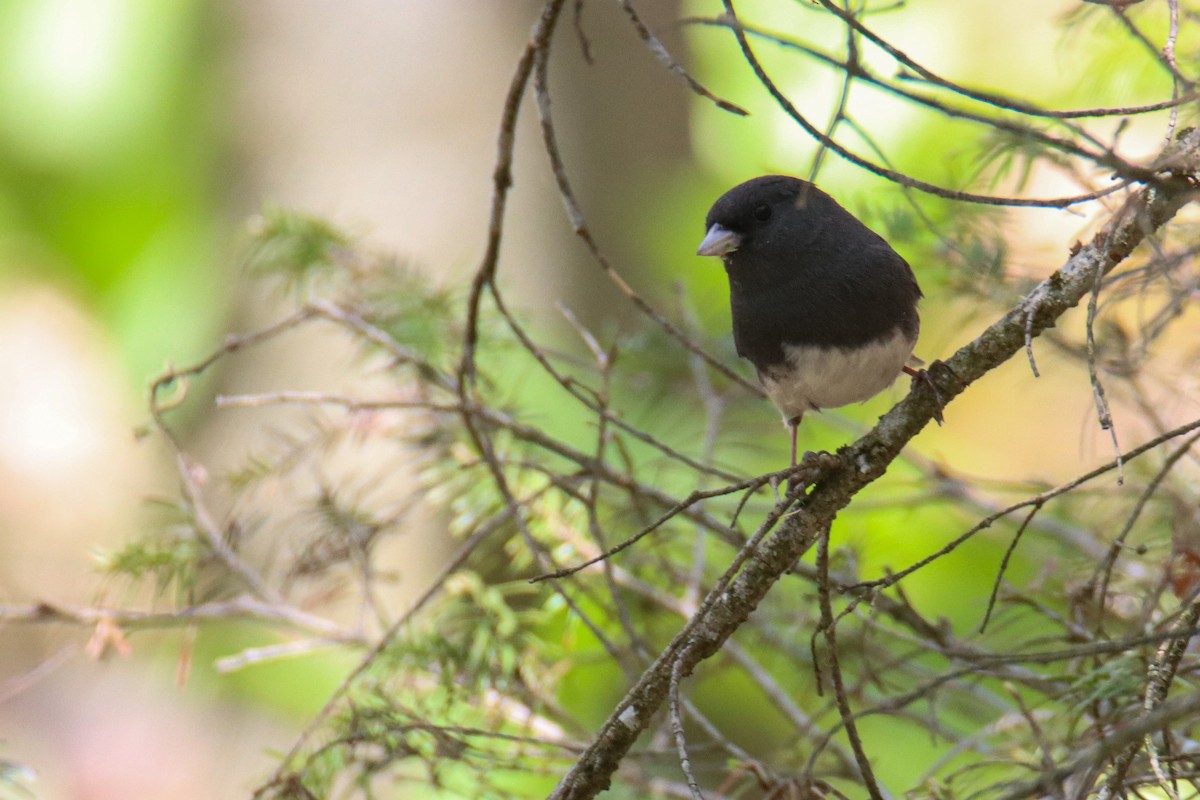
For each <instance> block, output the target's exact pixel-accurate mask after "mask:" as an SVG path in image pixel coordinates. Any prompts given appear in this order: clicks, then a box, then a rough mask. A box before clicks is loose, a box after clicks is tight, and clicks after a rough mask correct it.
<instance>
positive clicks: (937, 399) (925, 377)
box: [904, 361, 950, 425]
mask: <svg viewBox="0 0 1200 800" xmlns="http://www.w3.org/2000/svg"><path fill="white" fill-rule="evenodd" d="M935 364H940V365H941V366H943V367H946V369H950V367H948V366H946V365H945V364H944V363H943V362H941V361H935V362H933V364H930V365H929V366H930V368H931V369H932V368H933V366H934V365H935ZM904 374H905V375H909V376H911V377H912V379H913V383H916V382H917V381H920V382H921V383H924V384H926V385H928V386H929V388H930V389H931V390H932V391H933V402H934V403H936V404H937V408H935V409H934V411H933V419H934V421H935V422H937V424H938V425H941V424H942V423H943V422H945V419H944V418H943V417H942V409H944V408H945V407H946V398H945V397H943V396H942V392H941V390H940V389H938V387H937V384H936V383H934V382H933V378H931V377H929V372H928V371H927V370H924V369H919V368H918V369H914V368H913V367H910V366H908V365H907V364H905V365H904Z"/></svg>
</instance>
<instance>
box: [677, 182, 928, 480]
mask: <svg viewBox="0 0 1200 800" xmlns="http://www.w3.org/2000/svg"><path fill="white" fill-rule="evenodd" d="M704 227H705V230H706V231H707V232H706V233H705V235H704V241H702V242H701V243H700V249H699V250H698V251H697V253H698V254H699V255H702V256H720V257H721V260H722V261H723V262H724V264H725V272H726V273H727V274H728V276H729V300H730V305H731V306H732V310H733V341H734V344H735V345H737V352H738V355H740V356H741V357H742V358H745V359H747V360H749V361H750V362H751V363H752V364H754V367H755V369H757V370H758V377H759V380H761V381H762V385H763V388H764V389H766V392H767V396H768V397H770V398H771V401H772V402H774V403H775V405H776V406H777V407H778V408H779V410H780V412H781V413H782V414H783V419H784V423H785V424H786V425H787V426H788V428H789V429H790V431H791V437H792V464H793V465H795V463H796V427H797V426H798V425H799V424H800V418H801V417H803V416H804V412H806V411H808V410H810V409H820V408H834V407H837V406H844V405H848V404H850V403H856V402H861V401H863V400H866V399H868V398H870V397H873V396H875V395H876V394H878V393H879V392H881V391H883V390H884V389H886V388H887V387H888V386H890V385H891V384H892V382H893V381H895V380H896V378H897V377H898V376H899V375H900V373H901V372H908V373H909V374H912V375H914V376H915V375H918V373H917V372H916V371H915V370H913V369H911V368H910V367H909V366H908V362H909V359H910V358H912V352H913V346H914V345H915V344H916V342H917V331H918V330H919V328H920V321H919V319H918V318H917V301H918V300H919V299H920V298H921V289H920V288H919V287H918V286H917V280H916V278H915V277H913V273H912V270H911V269H910V268H909V266H908V263H907V262H906V261H905V260H904V259H903V258H901V257H900V256H899V255H898V254H897V253H896V251H895V250H893V249H892V248H891V246H890V245H889V244H888V243H887V242H885V241H884V240H883V238H882V237H881V236H879V235H878V234H877V233H875V232H874V231H872V230H871V229H870V228H868V227H867V226H866V225H864V224H863V223H862V222H860V221H859V220H858V219H857V218H856V217H855V216H854V215H853V214H851V213H850V212H849V211H847V210H846V209H844V208H842V207H841V206H840V205H838V204H837V202H836V201H835V200H834V199H833V198H832V197H830V196H829V195H827V194H825V192H823V191H821V190H820V189H818V188H817V187H816V186H814V185H813V184H811V183H809V182H808V181H804V180H800V179H799V178H790V177H787V176H785V175H766V176H763V177H761V178H754V179H753V180H749V181H746V182H745V183H743V184H740V185H738V186H735V187H733V188H732V189H730V190H729V191H728V192H726V193H725V194H724V195H722V196H721V198H720V199H719V200H717V202H716V203H714V204H713V207H712V208H711V209H710V210H709V212H708V218H707V219H706V220H705V221H704Z"/></svg>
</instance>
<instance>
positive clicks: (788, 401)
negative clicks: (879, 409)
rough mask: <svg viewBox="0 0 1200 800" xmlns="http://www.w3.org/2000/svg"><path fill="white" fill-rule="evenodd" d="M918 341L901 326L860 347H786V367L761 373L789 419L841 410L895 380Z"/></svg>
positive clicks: (768, 390)
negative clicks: (881, 337) (804, 414)
mask: <svg viewBox="0 0 1200 800" xmlns="http://www.w3.org/2000/svg"><path fill="white" fill-rule="evenodd" d="M915 344H916V342H914V341H913V340H911V339H909V338H908V337H907V336H905V335H904V333H903V332H901V331H900V330H897V331H896V332H895V334H893V335H892V336H891V337H890V338H888V339H884V340H882V341H879V342H876V343H874V344H871V345H868V346H866V347H864V348H861V349H857V350H844V349H842V348H839V347H810V346H807V345H785V346H784V354H785V356H786V357H787V362H788V367H787V368H786V369H777V370H772V371H771V372H769V373H766V372H764V373H763V374H762V375H761V376H760V377H761V378H762V383H763V388H764V389H766V392H767V397H769V398H771V402H772V403H774V404H775V405H776V407H778V408H779V411H780V413H782V414H783V419H784V421H785V422H786V421H788V420H791V419H795V418H797V417H799V416H801V415H802V414H803V413H804V412H805V411H808V410H810V409H819V408H837V407H838V406H844V405H849V404H850V403H860V402H862V401H863V400H867V399H869V398H871V397H874V396H875V395H877V394H879V393H880V392H882V391H883V390H884V389H886V388H887V387H889V386H891V385H892V382H893V381H895V380H896V377H897V376H898V375H899V374H900V371H901V370H902V369H903V368H904V365H905V363H906V362H907V361H908V359H909V358H910V357H911V356H912V351H913V346H914V345H915Z"/></svg>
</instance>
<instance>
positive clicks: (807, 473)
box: [787, 450, 842, 494]
mask: <svg viewBox="0 0 1200 800" xmlns="http://www.w3.org/2000/svg"><path fill="white" fill-rule="evenodd" d="M840 466H842V459H841V456H838V455H835V454H834V453H830V452H827V451H825V450H819V451H817V452H815V453H814V452H813V451H812V450H806V451H805V452H804V455H803V456H802V457H801V458H800V463H799V464H793V465H792V467H791V469H789V470H788V482H787V489H788V494H791V493H792V492H794V491H796V490H797V489H802V488H804V487H805V486H810V485H811V484H813V483H814V482H815V481H816V480H817V478H819V477H821V475H822V474H824V473H826V472H829V471H831V470H834V469H837V468H838V467H840Z"/></svg>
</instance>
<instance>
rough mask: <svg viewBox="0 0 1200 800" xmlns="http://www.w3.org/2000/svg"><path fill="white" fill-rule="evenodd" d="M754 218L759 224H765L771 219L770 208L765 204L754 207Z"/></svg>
mask: <svg viewBox="0 0 1200 800" xmlns="http://www.w3.org/2000/svg"><path fill="white" fill-rule="evenodd" d="M754 218H755V219H756V220H758V221H759V222H766V221H767V220H769V219H770V218H771V207H770V206H769V205H767V204H766V203H763V204H761V205H757V206H755V207H754Z"/></svg>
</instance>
